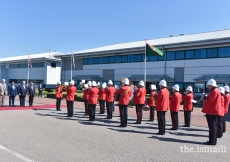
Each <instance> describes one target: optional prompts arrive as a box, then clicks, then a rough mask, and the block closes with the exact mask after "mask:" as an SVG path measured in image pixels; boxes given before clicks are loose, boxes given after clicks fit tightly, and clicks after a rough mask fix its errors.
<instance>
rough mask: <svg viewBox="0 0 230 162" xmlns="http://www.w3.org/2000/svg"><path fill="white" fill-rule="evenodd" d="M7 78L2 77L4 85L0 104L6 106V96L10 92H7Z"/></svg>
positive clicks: (2, 84)
mask: <svg viewBox="0 0 230 162" xmlns="http://www.w3.org/2000/svg"><path fill="white" fill-rule="evenodd" d="M5 82H6V81H5V79H2V82H1V86H2V92H1V94H0V106H2V107H4V106H5V96H6V95H7V94H8V92H7V85H6V83H5Z"/></svg>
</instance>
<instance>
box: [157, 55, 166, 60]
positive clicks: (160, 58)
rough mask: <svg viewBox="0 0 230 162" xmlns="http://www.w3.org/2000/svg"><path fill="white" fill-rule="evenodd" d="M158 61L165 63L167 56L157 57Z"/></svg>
mask: <svg viewBox="0 0 230 162" xmlns="http://www.w3.org/2000/svg"><path fill="white" fill-rule="evenodd" d="M157 60H158V61H164V60H165V56H164V55H163V56H157Z"/></svg>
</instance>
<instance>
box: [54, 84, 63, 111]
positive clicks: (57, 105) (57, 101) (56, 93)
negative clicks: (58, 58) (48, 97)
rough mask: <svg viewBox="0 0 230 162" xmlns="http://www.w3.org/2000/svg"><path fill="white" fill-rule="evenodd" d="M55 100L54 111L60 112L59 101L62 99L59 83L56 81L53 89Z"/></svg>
mask: <svg viewBox="0 0 230 162" xmlns="http://www.w3.org/2000/svg"><path fill="white" fill-rule="evenodd" d="M55 98H56V110H57V111H61V99H62V86H61V81H58V82H57V86H56V87H55Z"/></svg>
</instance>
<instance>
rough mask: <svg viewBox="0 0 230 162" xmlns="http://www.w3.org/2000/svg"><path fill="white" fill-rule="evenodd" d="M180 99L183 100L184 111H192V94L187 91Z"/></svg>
mask: <svg viewBox="0 0 230 162" xmlns="http://www.w3.org/2000/svg"><path fill="white" fill-rule="evenodd" d="M182 99H183V100H184V110H186V111H192V106H193V104H192V101H191V100H193V94H192V93H189V94H187V95H184V96H182Z"/></svg>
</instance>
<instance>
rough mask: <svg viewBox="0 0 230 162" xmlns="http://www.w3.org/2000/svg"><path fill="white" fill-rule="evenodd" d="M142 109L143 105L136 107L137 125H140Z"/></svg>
mask: <svg viewBox="0 0 230 162" xmlns="http://www.w3.org/2000/svg"><path fill="white" fill-rule="evenodd" d="M143 107H144V104H139V105H136V114H137V122H136V123H138V124H141V121H142V109H143Z"/></svg>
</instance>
